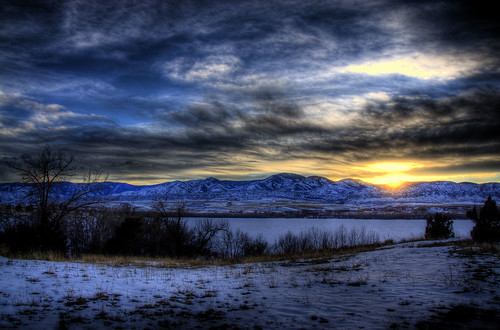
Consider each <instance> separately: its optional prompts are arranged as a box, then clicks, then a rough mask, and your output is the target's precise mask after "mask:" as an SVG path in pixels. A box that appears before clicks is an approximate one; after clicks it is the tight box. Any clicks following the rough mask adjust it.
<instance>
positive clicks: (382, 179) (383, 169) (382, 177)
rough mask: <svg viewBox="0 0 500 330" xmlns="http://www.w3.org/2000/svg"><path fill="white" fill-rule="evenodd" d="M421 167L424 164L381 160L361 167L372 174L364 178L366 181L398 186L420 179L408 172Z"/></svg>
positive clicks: (393, 186)
mask: <svg viewBox="0 0 500 330" xmlns="http://www.w3.org/2000/svg"><path fill="white" fill-rule="evenodd" d="M419 167H423V165H422V164H418V163H414V162H380V163H373V164H368V165H366V166H364V167H361V168H360V169H361V170H363V171H366V172H368V173H369V174H371V176H370V175H369V174H368V175H367V177H366V178H364V180H365V181H367V182H370V183H375V184H385V185H388V186H390V187H392V188H396V187H398V186H400V185H401V184H402V183H404V182H407V181H416V180H418V178H417V177H415V176H414V175H411V174H409V173H406V172H408V171H409V170H412V169H414V168H419Z"/></svg>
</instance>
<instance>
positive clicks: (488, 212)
mask: <svg viewBox="0 0 500 330" xmlns="http://www.w3.org/2000/svg"><path fill="white" fill-rule="evenodd" d="M467 217H469V218H470V219H471V220H472V221H474V223H475V226H474V228H472V231H471V236H472V239H473V240H474V241H477V242H498V241H500V212H499V211H498V207H497V204H496V202H495V200H493V199H491V196H489V197H488V199H487V200H486V202H484V206H483V207H482V208H481V210H480V211H479V214H478V213H477V209H476V207H475V206H474V208H473V209H472V210H470V211H467Z"/></svg>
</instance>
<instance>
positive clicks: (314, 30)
mask: <svg viewBox="0 0 500 330" xmlns="http://www.w3.org/2000/svg"><path fill="white" fill-rule="evenodd" d="M490 3H491V2H488V1H479V0H478V1H398V0H380V1H356V0H354V1H335V0H333V1H319V0H310V1H300V0H299V1H293V0H276V1H257V0H253V1H240V0H239V1H217V0H215V1H190V0H184V1H149V0H143V1H128V0H124V1H121V0H120V1H118V0H116V1H102V0H101V1H91V0H82V1H79V0H77V1H76V0H75V1H73V0H68V1H18V0H12V1H10V0H4V1H2V3H1V5H0V182H10V181H17V180H18V178H16V177H15V175H14V174H13V173H12V172H11V171H10V170H9V168H8V167H7V166H6V163H7V162H9V161H12V160H14V159H16V158H18V157H20V156H21V155H36V153H37V152H39V151H40V150H41V149H42V148H43V147H44V146H50V147H51V148H52V149H54V150H60V151H63V152H65V153H68V154H73V155H74V156H75V157H76V159H77V165H78V167H79V169H82V170H83V169H86V168H100V169H101V170H103V171H104V172H105V173H108V175H109V177H108V179H109V180H110V181H119V182H128V183H132V184H156V183H161V182H165V181H173V180H190V179H203V178H206V177H216V178H219V179H229V180H250V179H261V178H265V177H267V176H269V175H272V174H276V173H282V172H291V173H296V174H300V175H304V176H310V175H317V176H324V177H327V178H329V179H331V180H340V179H344V178H354V179H360V180H363V181H365V182H370V183H377V184H392V185H394V186H396V185H397V184H399V183H400V182H402V181H436V180H450V181H455V182H463V181H470V182H478V183H481V182H498V181H500V116H499V114H500V57H499V56H498V55H499V54H500V33H499V31H500V26H499V25H500V23H499V21H498V19H497V15H496V10H495V9H494V8H493V7H492V5H490Z"/></svg>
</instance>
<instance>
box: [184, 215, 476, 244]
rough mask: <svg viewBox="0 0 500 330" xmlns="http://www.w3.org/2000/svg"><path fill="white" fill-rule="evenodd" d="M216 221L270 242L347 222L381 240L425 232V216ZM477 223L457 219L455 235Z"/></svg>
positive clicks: (463, 234)
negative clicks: (416, 217)
mask: <svg viewBox="0 0 500 330" xmlns="http://www.w3.org/2000/svg"><path fill="white" fill-rule="evenodd" d="M199 220H201V218H190V219H189V222H195V221H199ZM213 220H216V221H227V222H228V223H229V225H230V226H231V229H233V230H236V229H240V230H242V231H244V232H247V233H249V234H250V235H252V236H257V235H259V234H261V235H262V236H263V237H264V239H265V240H267V241H268V242H269V243H273V242H274V241H275V240H276V238H278V237H279V236H280V235H282V234H285V233H286V232H287V231H291V232H292V233H295V234H297V233H300V232H305V231H307V230H308V229H310V228H312V227H315V228H318V229H321V230H325V231H335V230H337V229H338V228H339V227H340V226H344V227H345V228H346V229H347V230H348V231H350V230H351V229H352V228H356V229H359V230H361V229H362V228H363V227H364V228H365V230H366V232H367V233H368V232H370V231H372V232H374V233H375V234H378V235H379V238H380V240H382V241H384V240H387V239H392V240H394V241H401V240H403V239H411V238H419V237H424V235H425V225H426V221H425V220H413V219H411V220H409V219H391V220H386V219H383V220H381V219H304V218H213ZM472 227H474V223H473V222H472V221H471V220H453V228H454V231H455V237H460V238H470V231H471V229H472Z"/></svg>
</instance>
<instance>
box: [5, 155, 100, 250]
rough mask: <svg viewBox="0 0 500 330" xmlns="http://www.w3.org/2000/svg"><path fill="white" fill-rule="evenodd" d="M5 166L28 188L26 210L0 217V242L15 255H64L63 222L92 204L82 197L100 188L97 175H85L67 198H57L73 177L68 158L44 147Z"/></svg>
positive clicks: (66, 241) (73, 170) (98, 175)
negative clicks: (51, 252)
mask: <svg viewBox="0 0 500 330" xmlns="http://www.w3.org/2000/svg"><path fill="white" fill-rule="evenodd" d="M8 165H9V167H10V168H11V169H12V170H13V171H14V172H15V173H16V174H18V175H19V177H20V178H21V181H22V182H23V183H24V184H25V186H26V187H27V188H28V189H27V191H28V194H27V196H26V197H25V203H26V204H27V207H25V208H23V207H22V206H21V205H18V206H16V207H15V209H14V210H12V209H9V210H8V211H10V215H8V216H5V215H3V216H2V217H3V219H2V227H3V231H2V233H1V235H0V239H1V241H0V242H2V243H3V244H4V245H6V246H7V248H8V249H10V250H13V251H19V252H20V251H34V250H36V251H57V252H61V253H67V252H68V237H67V236H66V233H67V231H66V229H67V228H68V226H67V223H66V221H67V220H68V218H70V217H72V216H74V215H75V214H76V213H77V212H78V211H80V210H82V209H85V208H87V207H88V206H89V205H92V204H95V203H96V201H95V199H87V198H86V197H87V196H88V195H89V194H91V193H94V192H96V191H98V190H99V189H100V188H101V186H100V185H99V184H98V183H100V182H102V181H103V180H101V173H100V172H98V171H97V172H91V171H89V172H87V173H86V174H85V175H84V177H83V180H82V183H81V184H79V185H76V186H74V188H73V190H72V191H71V193H70V194H69V196H68V197H61V196H60V194H59V193H58V191H60V190H61V189H64V185H65V180H68V179H69V178H72V177H74V176H76V175H77V171H76V165H75V164H74V157H73V156H72V155H67V154H65V153H63V152H54V151H53V150H51V148H50V147H48V146H46V147H45V148H43V149H42V151H41V152H40V153H39V154H34V155H23V156H21V157H20V158H19V159H18V160H17V161H14V162H10V163H9V164H8ZM11 215H12V216H11Z"/></svg>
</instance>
